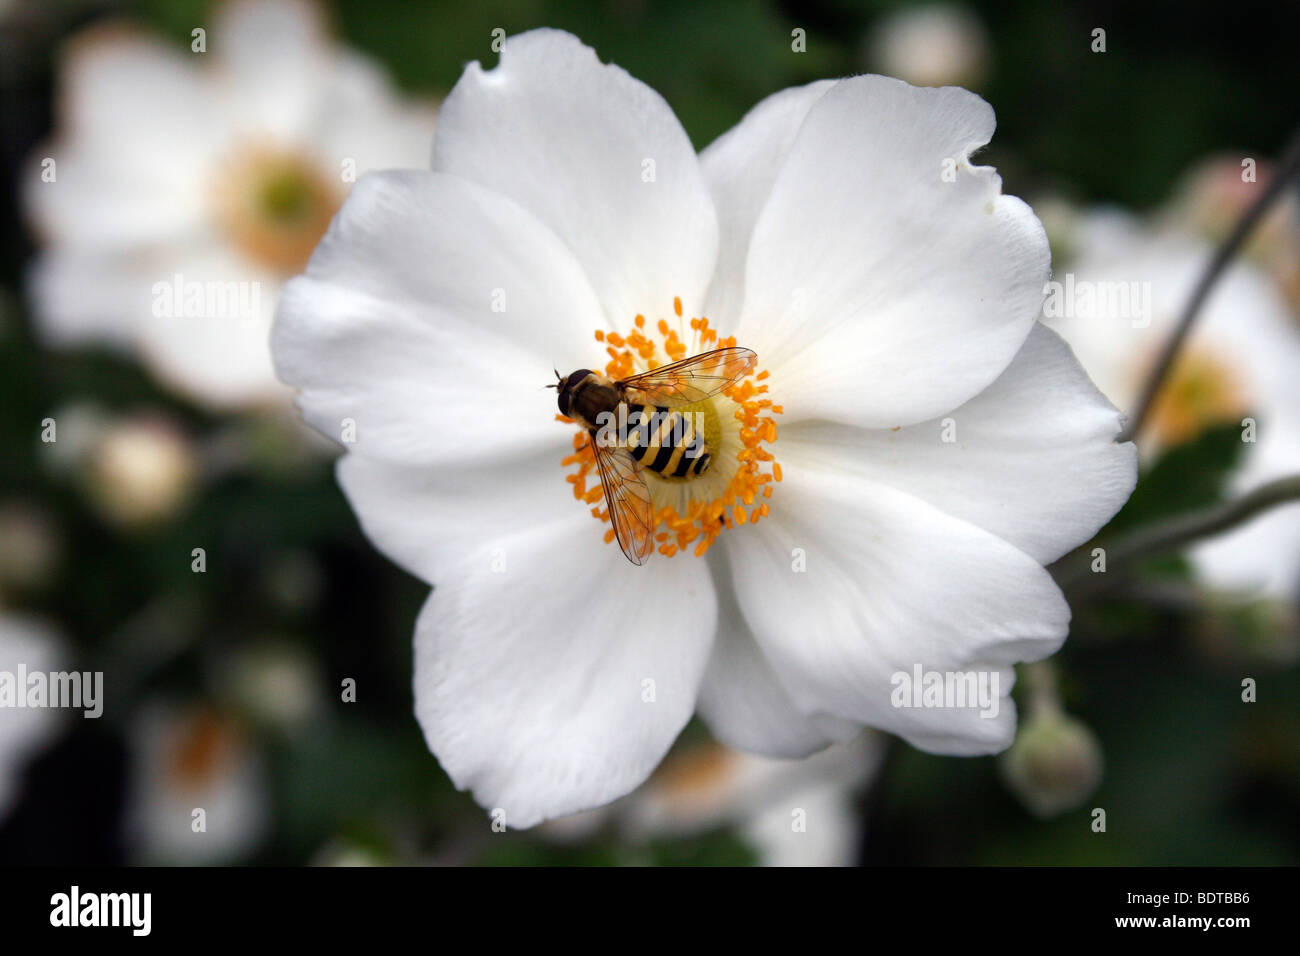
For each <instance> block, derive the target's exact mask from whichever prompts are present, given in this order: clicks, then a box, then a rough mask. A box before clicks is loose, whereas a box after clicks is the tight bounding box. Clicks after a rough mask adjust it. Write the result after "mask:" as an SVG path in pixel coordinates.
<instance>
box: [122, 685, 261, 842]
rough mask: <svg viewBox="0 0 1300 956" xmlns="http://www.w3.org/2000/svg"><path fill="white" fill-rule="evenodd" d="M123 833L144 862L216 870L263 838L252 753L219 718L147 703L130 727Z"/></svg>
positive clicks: (257, 764) (224, 717)
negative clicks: (128, 784) (129, 773)
mask: <svg viewBox="0 0 1300 956" xmlns="http://www.w3.org/2000/svg"><path fill="white" fill-rule="evenodd" d="M131 747H132V776H131V788H130V793H129V797H128V799H129V806H130V810H129V819H128V830H129V833H130V838H131V842H132V846H133V852H134V854H135V856H136V858H137V859H138V860H139V861H141V862H146V863H155V864H157V863H164V864H171V865H176V864H182V865H203V864H221V863H229V862H231V861H235V860H239V859H242V858H244V857H246V856H247V855H248V854H249V853H250V852H252V851H253V850H254V849H256V847H257V845H258V844H259V843H260V841H261V840H262V838H263V837H264V836H265V833H266V828H267V822H268V804H269V793H268V790H267V782H266V774H265V768H264V766H263V762H262V758H261V756H260V754H259V753H258V752H257V751H256V750H254V749H253V745H252V743H251V739H250V737H249V735H248V733H247V731H246V730H245V729H244V728H243V727H242V726H241V725H240V723H239V722H238V720H237V719H236V718H234V717H233V716H232V715H231V714H229V713H227V712H226V711H223V710H219V709H215V708H209V707H205V706H201V705H189V704H187V705H181V704H173V703H170V702H154V703H152V704H151V705H150V706H149V707H147V708H146V709H145V710H144V711H143V712H142V713H141V714H140V716H139V717H137V718H136V719H135V721H134V722H133V724H132V727H131Z"/></svg>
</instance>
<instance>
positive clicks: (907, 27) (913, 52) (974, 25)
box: [867, 3, 989, 87]
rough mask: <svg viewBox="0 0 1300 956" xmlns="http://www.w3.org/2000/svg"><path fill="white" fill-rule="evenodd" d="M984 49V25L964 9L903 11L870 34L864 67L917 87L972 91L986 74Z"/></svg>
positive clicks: (944, 6)
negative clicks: (961, 88)
mask: <svg viewBox="0 0 1300 956" xmlns="http://www.w3.org/2000/svg"><path fill="white" fill-rule="evenodd" d="M988 46H989V44H988V35H987V34H986V32H985V30H984V25H983V24H982V23H980V20H979V17H977V16H976V15H975V14H974V13H973V12H972V11H970V10H968V9H967V8H966V7H962V6H956V5H951V4H946V3H940V4H934V5H932V6H920V7H904V8H902V9H900V10H896V11H895V12H893V13H890V14H887V15H885V16H884V17H883V18H882V19H881V20H880V22H879V23H878V24H877V25H876V26H875V27H874V28H873V29H872V31H871V34H870V36H869V37H868V41H867V61H868V64H869V66H870V67H871V69H873V70H875V71H878V72H880V73H884V74H887V75H889V76H896V77H898V78H899V79H900V80H906V81H907V82H909V83H914V84H916V85H917V86H968V87H978V86H979V84H980V82H981V81H982V80H983V79H984V75H985V73H986V72H987V71H988V57H989V52H988Z"/></svg>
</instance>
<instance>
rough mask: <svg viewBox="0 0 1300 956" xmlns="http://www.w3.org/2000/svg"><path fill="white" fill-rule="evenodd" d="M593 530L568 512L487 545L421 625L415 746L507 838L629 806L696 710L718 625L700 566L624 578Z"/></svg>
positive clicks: (658, 564)
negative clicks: (498, 820)
mask: <svg viewBox="0 0 1300 956" xmlns="http://www.w3.org/2000/svg"><path fill="white" fill-rule="evenodd" d="M599 529H600V526H599V525H598V524H597V523H596V522H595V521H593V520H592V519H591V517H590V516H589V515H588V514H587V513H586V511H585V510H581V509H579V510H578V512H577V514H575V515H574V516H573V517H572V518H569V519H564V520H562V521H558V522H551V523H549V524H547V525H545V526H533V527H531V528H525V529H521V530H518V531H516V532H514V533H513V534H508V535H506V536H504V537H501V538H497V539H492V540H485V541H483V542H482V544H481V547H480V548H479V549H478V550H476V551H475V552H472V553H466V554H465V555H464V557H463V560H462V564H461V567H460V568H459V569H458V570H457V571H455V572H453V573H451V574H449V575H448V576H447V577H446V578H445V579H442V580H439V582H438V585H437V587H436V588H435V590H434V592H433V595H432V596H431V597H430V598H429V601H428V603H427V604H426V605H425V608H424V610H423V612H422V613H421V615H420V621H419V625H418V631H417V635H416V646H415V695H416V715H417V716H418V717H419V720H420V724H421V726H422V727H423V728H424V733H425V738H426V739H427V740H428V743H429V747H430V749H431V750H432V751H433V752H434V753H435V754H436V755H437V757H438V759H439V760H440V761H441V762H442V766H443V768H444V769H445V770H446V771H447V773H448V774H449V775H450V777H451V779H452V780H453V781H454V782H455V784H456V786H457V787H459V788H461V789H470V790H472V791H473V793H474V796H475V798H476V799H477V800H478V802H479V803H480V804H481V805H482V806H484V807H485V808H487V809H489V810H492V809H497V808H500V809H501V810H504V812H505V822H506V824H507V825H508V826H512V827H529V826H533V825H534V824H537V823H540V822H541V821H542V820H544V819H546V818H549V817H555V816H561V815H564V814H568V813H574V812H577V811H579V810H585V809H589V808H591V807H594V806H599V805H601V804H604V803H608V802H609V801H611V800H613V799H615V798H617V797H621V796H623V795H624V794H626V793H628V792H629V791H631V790H632V789H633V788H634V787H636V786H637V785H638V784H640V783H641V782H642V781H644V780H645V779H646V777H647V776H648V775H649V773H650V771H651V770H653V769H654V767H655V766H656V765H657V764H658V763H659V761H660V759H661V758H662V757H663V755H664V753H665V752H666V751H667V750H668V748H669V746H670V745H671V744H672V742H673V740H674V738H676V736H677V734H678V732H679V731H680V730H681V729H682V727H683V726H684V725H685V724H686V722H687V721H688V720H689V719H690V716H691V713H692V711H693V710H694V709H695V699H696V692H697V690H698V688H699V684H700V680H701V677H702V675H703V673H704V667H705V662H706V661H707V660H708V655H709V648H710V644H711V639H712V636H713V628H714V623H715V615H716V605H715V602H714V595H713V584H712V582H711V580H710V579H709V574H708V567H707V565H706V564H705V563H704V562H702V561H697V560H693V559H689V558H686V559H682V558H679V559H662V560H660V559H653V560H651V561H650V562H649V563H647V564H646V565H645V566H644V567H640V568H637V567H633V566H632V565H631V564H629V563H628V562H626V561H624V560H623V559H622V557H621V556H620V555H619V554H618V551H617V549H616V547H615V546H614V545H607V544H605V543H604V542H603V537H602V535H601V533H600V530H599ZM494 551H495V552H496V554H495V557H496V559H497V560H498V562H499V561H501V560H504V562H505V564H504V565H500V564H499V563H498V565H497V566H498V567H504V570H503V571H500V572H499V573H498V572H494V571H493V558H494V554H493V552H494ZM666 608H672V609H673V613H672V614H671V615H668V617H667V619H666V618H665V609H666Z"/></svg>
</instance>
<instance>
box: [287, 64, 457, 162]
mask: <svg viewBox="0 0 1300 956" xmlns="http://www.w3.org/2000/svg"><path fill="white" fill-rule="evenodd" d="M326 82H327V83H328V84H329V92H328V95H326V96H324V97H322V98H321V99H322V102H321V104H320V114H319V115H318V116H317V117H316V118H315V119H314V121H313V125H312V131H311V134H310V137H309V138H310V142H311V144H312V146H313V149H314V151H315V153H316V154H317V155H318V157H319V158H320V160H321V165H322V166H323V168H325V169H328V170H331V171H332V172H338V171H341V170H342V169H343V168H344V165H343V164H344V162H345V161H348V160H350V161H351V162H352V164H354V168H355V171H356V174H357V175H358V176H360V175H362V174H363V173H368V172H371V171H372V170H379V169H424V168H426V167H427V166H428V165H429V149H430V147H431V145H432V143H433V125H434V117H435V116H436V114H437V108H436V106H435V105H434V104H433V103H432V102H427V103H419V104H407V103H405V102H403V101H402V100H401V99H399V97H398V96H397V93H396V91H395V90H394V89H393V87H392V84H391V83H390V82H389V81H388V77H387V75H386V74H385V73H384V71H383V69H382V68H381V67H379V66H378V64H376V63H373V62H371V61H370V60H368V59H366V58H364V57H361V56H357V55H354V54H347V55H340V56H339V57H338V58H337V60H336V62H335V64H334V67H333V69H332V70H331V71H330V74H329V76H328V77H327V78H326Z"/></svg>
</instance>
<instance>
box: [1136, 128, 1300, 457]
mask: <svg viewBox="0 0 1300 956" xmlns="http://www.w3.org/2000/svg"><path fill="white" fill-rule="evenodd" d="M1297 173H1300V130H1297V132H1296V133H1295V134H1294V135H1293V136H1292V137H1291V142H1290V143H1289V144H1288V145H1287V148H1286V150H1285V152H1284V153H1283V154H1282V159H1281V160H1280V161H1279V163H1278V170H1277V174H1276V175H1275V176H1274V177H1273V179H1272V181H1271V182H1270V183H1269V184H1268V187H1267V188H1266V189H1265V190H1264V192H1263V193H1262V194H1261V195H1260V196H1259V198H1258V199H1256V200H1255V202H1254V203H1253V204H1251V206H1250V208H1249V209H1247V210H1246V211H1245V213H1243V214H1242V217H1241V218H1240V219H1239V220H1238V221H1237V225H1236V226H1235V227H1233V230H1232V233H1231V234H1230V235H1229V236H1228V238H1227V239H1226V240H1225V241H1224V243H1223V245H1221V246H1220V247H1219V248H1218V250H1216V251H1215V253H1214V257H1213V258H1212V259H1211V260H1210V263H1209V265H1208V266H1207V267H1206V269H1205V272H1203V273H1202V274H1201V277H1200V279H1199V280H1197V283H1196V288H1194V289H1193V290H1192V295H1191V297H1190V298H1189V299H1188V300H1187V304H1186V305H1185V306H1184V307H1183V311H1182V314H1181V316H1180V317H1179V319H1178V327H1177V328H1176V329H1175V330H1174V334H1173V335H1171V336H1170V337H1169V341H1167V342H1166V343H1165V347H1164V349H1163V350H1162V351H1161V353H1160V359H1159V361H1157V362H1156V365H1155V369H1154V370H1153V371H1152V373H1151V376H1150V377H1149V378H1148V379H1147V382H1146V385H1145V387H1144V388H1143V390H1142V398H1141V400H1140V401H1139V402H1138V404H1137V412H1136V413H1135V414H1134V416H1133V418H1132V420H1131V421H1130V422H1129V424H1128V427H1127V428H1125V429H1124V434H1123V435H1121V436H1120V437H1119V439H1117V440H1118V441H1121V442H1125V441H1132V440H1133V436H1135V435H1136V434H1137V433H1138V432H1139V431H1141V430H1142V426H1143V424H1145V423H1146V420H1147V417H1148V415H1149V414H1150V412H1151V407H1152V405H1153V404H1155V399H1156V395H1158V394H1159V393H1160V388H1161V386H1162V385H1164V382H1165V379H1166V378H1167V377H1168V375H1169V370H1170V369H1171V368H1172V367H1173V364H1174V359H1175V358H1177V356H1178V352H1179V350H1180V349H1181V348H1182V345H1183V342H1184V341H1185V340H1186V338H1187V335H1188V333H1189V332H1191V330H1192V325H1193V324H1194V323H1195V322H1196V317H1197V315H1199V314H1200V311H1201V307H1202V306H1203V305H1204V304H1205V300H1206V299H1208V298H1209V296H1210V290H1211V289H1213V288H1214V284H1215V283H1216V282H1217V281H1218V280H1219V276H1221V275H1222V274H1223V272H1224V270H1225V269H1226V268H1227V267H1228V264H1229V263H1230V262H1232V260H1233V259H1234V258H1235V257H1236V255H1237V253H1238V252H1240V251H1241V248H1242V246H1244V245H1245V244H1246V239H1247V238H1249V236H1250V234H1251V232H1252V231H1253V230H1254V228H1255V226H1256V224H1257V223H1258V222H1259V221H1260V220H1261V219H1263V218H1264V213H1266V212H1268V209H1269V207H1270V206H1272V205H1273V203H1274V202H1275V201H1276V200H1277V198H1278V197H1279V196H1281V195H1282V193H1283V192H1284V191H1285V189H1286V187H1287V184H1288V182H1289V181H1290V179H1291V178H1292V177H1293V176H1295V175H1296V174H1297Z"/></svg>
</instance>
